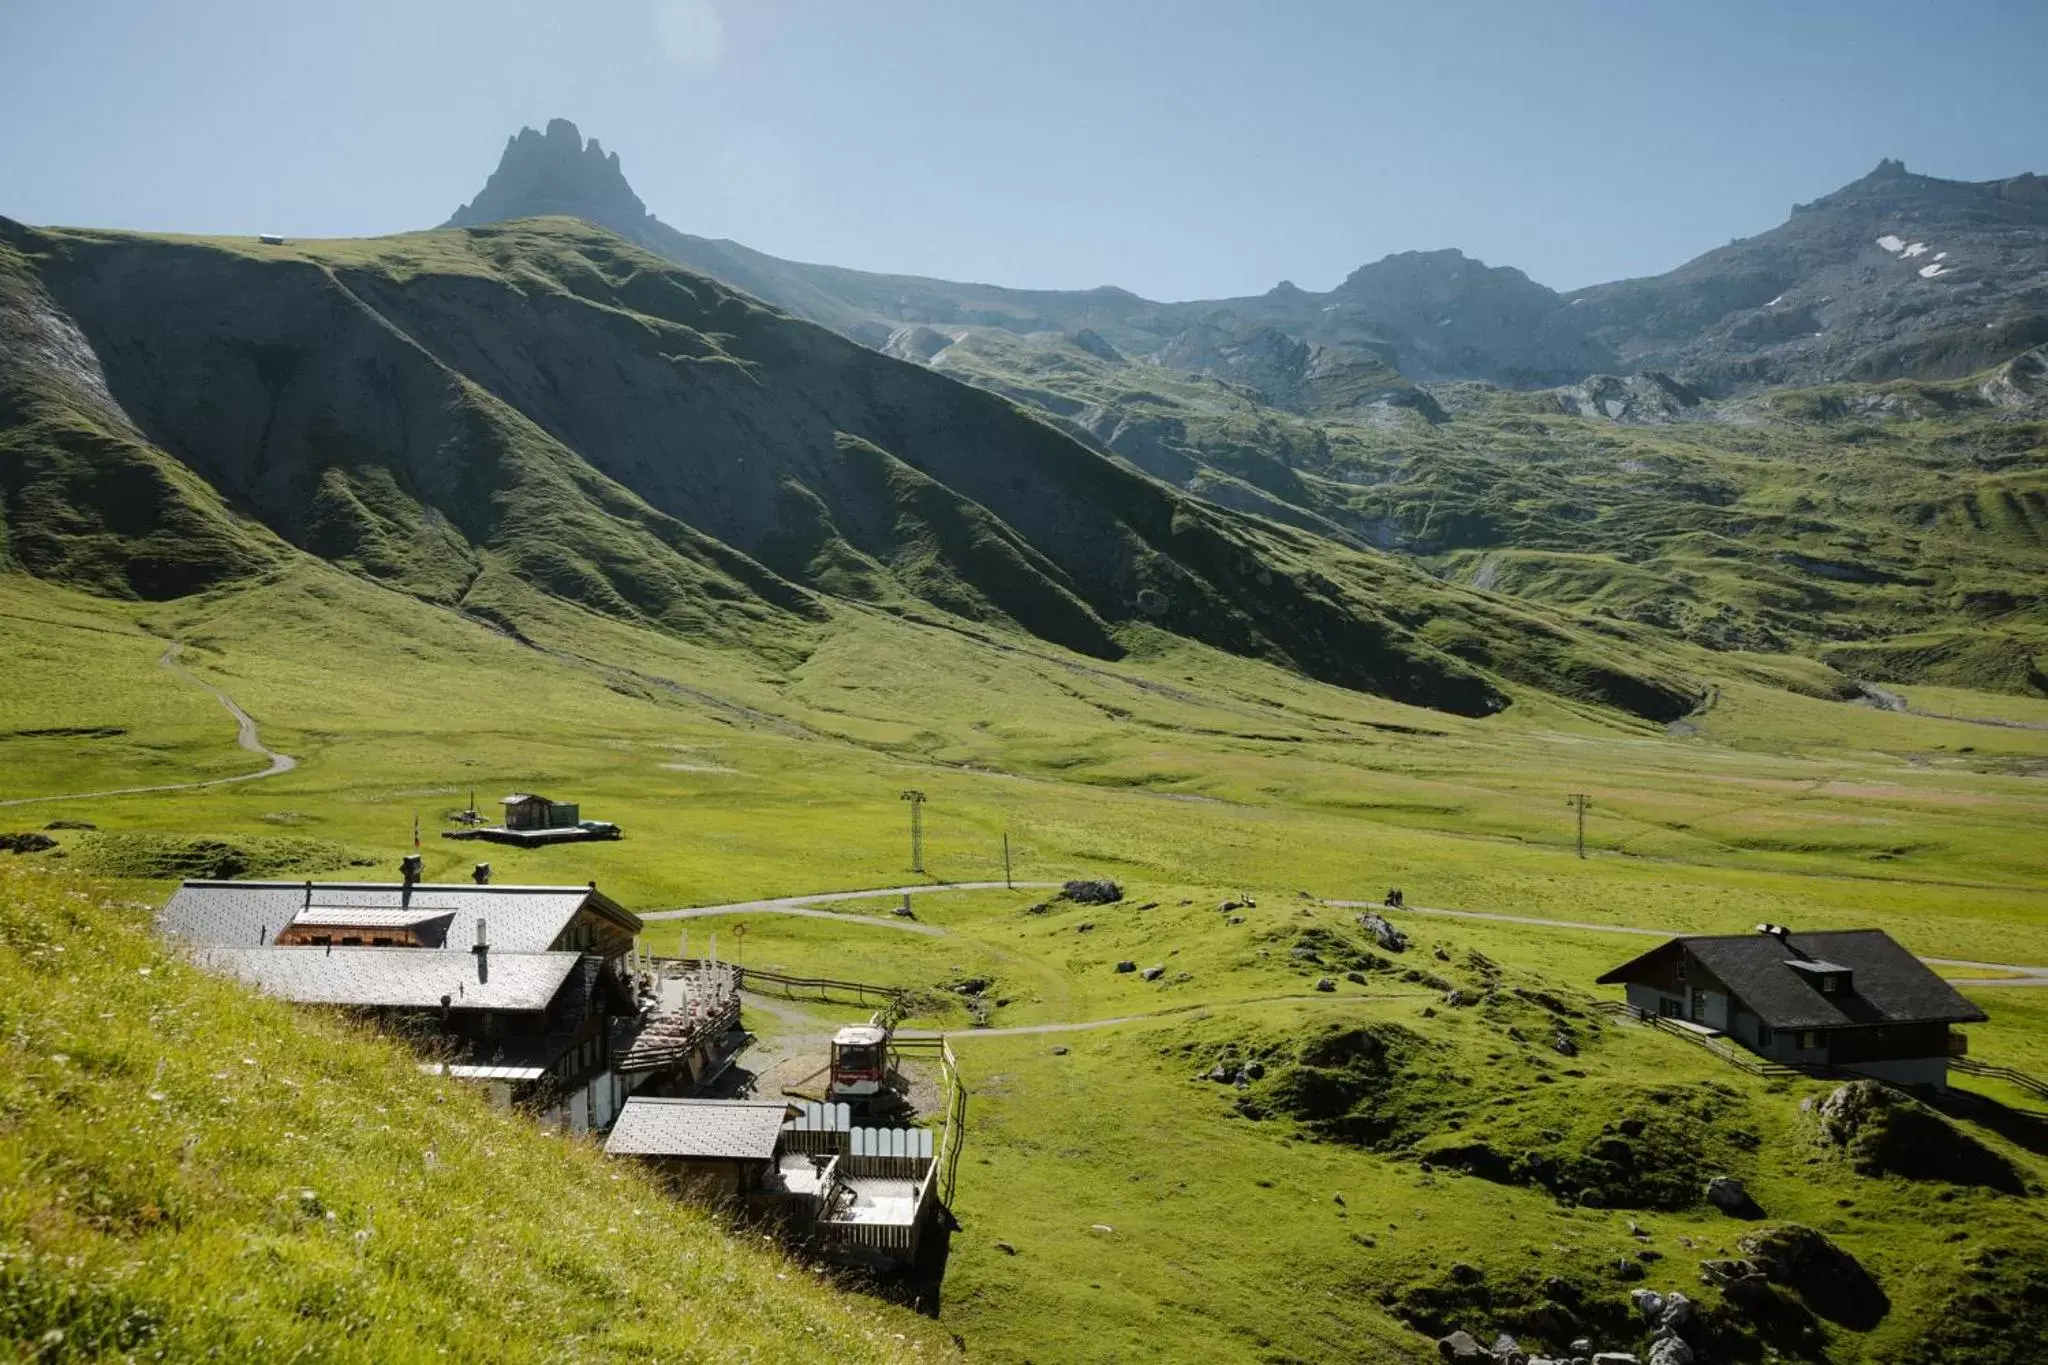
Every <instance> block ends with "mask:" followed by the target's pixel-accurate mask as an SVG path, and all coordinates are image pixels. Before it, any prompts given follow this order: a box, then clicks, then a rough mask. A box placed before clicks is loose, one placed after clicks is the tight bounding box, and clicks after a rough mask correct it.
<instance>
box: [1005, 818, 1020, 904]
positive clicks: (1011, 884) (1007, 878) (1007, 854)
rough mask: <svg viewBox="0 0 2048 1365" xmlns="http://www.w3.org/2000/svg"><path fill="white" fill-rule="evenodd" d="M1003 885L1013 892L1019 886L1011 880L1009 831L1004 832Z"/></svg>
mask: <svg viewBox="0 0 2048 1365" xmlns="http://www.w3.org/2000/svg"><path fill="white" fill-rule="evenodd" d="M1003 885H1004V887H1006V888H1007V889H1009V890H1011V891H1015V890H1016V889H1017V884H1016V883H1015V882H1013V881H1011V880H1010V831H1008V830H1004V831H1003Z"/></svg>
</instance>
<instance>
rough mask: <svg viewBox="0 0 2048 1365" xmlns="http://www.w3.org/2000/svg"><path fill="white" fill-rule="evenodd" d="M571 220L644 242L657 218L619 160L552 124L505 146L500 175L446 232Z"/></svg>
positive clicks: (564, 124) (526, 131)
mask: <svg viewBox="0 0 2048 1365" xmlns="http://www.w3.org/2000/svg"><path fill="white" fill-rule="evenodd" d="M553 213H559V214H566V215H568V216H569V217H572V218H581V219H583V220H584V221H586V222H591V223H596V224H597V225H598V226H600V227H608V228H610V229H612V231H614V232H619V233H623V234H625V235H626V236H628V237H638V236H639V234H640V233H641V232H642V231H644V230H645V229H646V227H647V225H648V224H649V223H651V222H652V221H653V215H652V214H650V213H648V211H647V205H645V204H643V203H642V202H640V196H639V195H637V194H635V193H633V187H632V186H631V185H629V184H627V183H626V173H625V172H624V171H623V170H621V169H620V168H619V154H618V153H617V152H610V153H607V152H606V151H605V149H604V148H603V147H602V146H601V145H599V143H598V140H597V139H596V138H591V139H590V140H589V141H588V142H585V141H584V140H583V133H582V131H581V130H579V129H578V128H577V127H576V125H575V124H573V123H571V122H569V120H567V119H565V118H557V119H549V120H548V128H547V131H546V132H545V133H537V132H535V131H534V130H533V129H531V128H521V129H520V130H519V135H518V136H517V137H511V138H507V139H506V140H505V154H504V155H503V156H502V157H500V158H499V159H498V169H497V170H495V171H493V172H491V178H490V179H489V180H487V181H485V182H484V187H483V189H482V190H481V191H479V192H478V193H477V196H476V198H474V199H472V200H470V201H469V202H468V203H467V204H464V205H463V206H462V207H461V208H459V209H457V210H455V213H454V215H453V216H452V217H450V218H449V220H448V221H447V222H446V223H444V224H442V226H443V227H478V226H481V225H482V224H485V223H495V222H501V221H503V220H504V219H507V218H534V217H540V216H542V215H545V214H553Z"/></svg>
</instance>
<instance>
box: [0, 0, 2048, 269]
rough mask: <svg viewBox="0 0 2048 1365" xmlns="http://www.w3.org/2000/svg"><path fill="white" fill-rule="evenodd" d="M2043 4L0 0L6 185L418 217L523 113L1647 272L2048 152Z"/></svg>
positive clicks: (902, 264)
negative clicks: (1838, 196) (1883, 160)
mask: <svg viewBox="0 0 2048 1365" xmlns="http://www.w3.org/2000/svg"><path fill="white" fill-rule="evenodd" d="M2044 68H2048V3H2044V2H2043V0H2010V2H2008V3H1994V2H1992V0H1981V2H1973V0H1947V3H1943V4H1932V3H1927V2H1926V0H1919V2H1918V3H1910V4H1906V3H1898V4H1895V3H1890V0H1854V2H1853V3H1847V2H1842V0H1771V2H1770V3H1761V2H1758V0H1686V2H1685V3H1679V0H1630V2H1628V3H1593V2H1592V0H1583V2H1580V3H1573V2H1571V0H1555V2H1554V3H1552V2H1547V0H1498V3H1469V2H1466V0H1430V2H1429V3H1412V4H1411V3H1371V2H1369V0H1330V2H1329V3H1310V0H1259V2H1258V3H1243V2H1242V0H1230V2H1226V0H1179V3H1174V2H1172V0H552V2H551V3H529V2H528V0H349V3H346V4H321V5H315V4H303V3H299V2H298V0H266V2H265V3H256V2H255V0H181V3H176V4H166V3H146V2H145V0H0V214H6V215H8V216H10V217H14V218H19V219H23V220H26V221H29V222H35V223H66V224H87V225H93V226H107V227H131V228H149V229H159V230H183V231H220V232H255V231H259V230H261V231H281V232H288V233H292V234H296V235H306V236H312V235H353V234H364V233H382V232H393V231H400V230H403V229H408V228H416V227H425V226H430V225H432V224H435V223H438V222H440V221H441V220H442V219H444V218H445V217H446V216H447V215H448V214H449V213H450V212H451V211H452V210H453V209H454V208H455V206H456V204H457V203H459V202H461V201H463V200H465V199H468V198H469V197H470V196H471V195H472V194H474V192H475V191H476V189H477V187H478V186H479V185H481V184H482V182H483V179H484V176H485V174H486V173H487V172H488V171H489V170H490V169H491V168H492V166H494V165H495V164H496V162H497V158H498V154H499V151H500V150H501V149H502V147H503V145H504V141H505V138H506V137H507V136H508V135H509V134H511V133H513V132H515V131H516V130H517V129H518V128H519V127H520V125H522V124H527V123H531V124H534V125H536V126H539V125H541V124H544V123H545V122H546V120H547V119H549V118H550V117H554V116H561V117H566V118H569V119H572V120H574V121H575V122H576V123H578V124H579V125H580V126H581V127H582V129H583V131H584V133H585V134H587V135H594V136H596V137H598V138H600V139H602V141H603V142H604V145H605V146H606V147H607V148H610V149H614V150H617V151H618V152H619V153H620V154H621V156H622V157H623V160H624V165H625V170H626V173H627V175H628V177H629V178H630V179H631V180H632V182H633V185H634V187H635V188H636V189H637V190H638V191H639V192H640V195H641V197H642V198H643V199H645V200H646V201H647V204H648V206H649V207H650V208H651V209H652V210H653V211H654V212H655V213H657V214H658V215H660V216H661V217H662V218H663V219H664V220H666V221H667V222H669V223H670V224H672V225H674V226H675V227H678V228H681V229H683V230H684V231H686V232H695V233H701V234H704V235H707V236H714V237H732V238H735V239H737V240H739V241H742V242H745V243H747V244H748V245H750V246H754V247H757V248H760V249H761V250H764V251H770V252H773V253H775V254H777V255H783V256H789V257H794V258H797V259H801V260H813V261H828V262H832V263H836V264H843V265H851V266H859V267H863V268H866V269H874V270H890V271H905V272H914V273H919V274H927V275H937V276H942V277H947V278H954V279H977V280H989V281H995V282H998V283H1004V284H1016V285H1027V286H1043V287H1062V288H1064V287H1085V286H1089V285H1095V284H1110V283H1113V284H1120V285H1123V286H1125V287H1127V288H1131V289H1135V290H1137V291H1139V292H1140V293H1143V294H1146V295H1148V296H1151V297H1155V298H1170V299H1178V298H1200V297H1217V296H1224V295H1230V294H1238V293H1251V292H1258V291H1261V290H1264V289H1266V288H1268V287H1270V286H1271V285H1272V284H1273V283H1275V282H1276V281H1278V280H1280V279H1282V278H1288V279H1292V280H1293V281H1295V283H1297V284H1299V285H1301V286H1302V287H1304V288H1309V289H1327V288H1329V287H1330V286H1331V285H1333V284H1335V283H1336V282H1337V281H1338V280H1340V279H1342V278H1343V276H1344V275H1345V274H1346V273H1347V272H1349V271H1350V270H1351V269H1352V268H1354V267H1355V266H1357V265H1359V264H1361V263H1363V262H1365V261H1368V260H1374V259H1377V258H1378V257H1380V256H1382V255H1384V254H1386V253H1388V252H1391V251H1401V250H1407V249H1411V248H1433V247H1440V246H1457V247H1461V248H1463V249H1464V250H1466V251H1467V252H1470V253H1472V254H1474V255H1477V256H1480V257H1482V258H1484V259H1485V260H1487V261H1489V262H1492V263H1495V264H1508V265H1516V266H1519V267H1521V268H1522V269H1524V270H1526V271H1528V272H1529V274H1530V275H1532V276H1534V277H1535V278H1536V279H1538V280H1541V281H1543V282H1544V283H1546V284H1550V285H1553V286H1556V287H1559V288H1571V287H1575V286H1578V285H1582V284H1589V283H1593V282H1596V281H1600V280H1605V279H1613V278H1617V277H1621V276H1627V275H1638V274H1647V273H1654V272H1657V271H1661V270H1666V269H1669V268H1670V267H1671V266H1673V265H1676V264H1678V263H1679V262H1680V261H1683V260H1685V259H1687V258H1689V257H1691V256H1693V255H1695V254H1697V253H1698V252H1700V251H1703V250H1705V249H1707V248H1710V247H1713V246H1717V245H1719V244H1721V243H1723V242H1726V241H1727V240H1729V239H1730V238H1732V237H1737V236H1745V235H1748V234H1751V233H1754V232H1758V231H1761V230H1762V229H1764V228H1767V227H1769V226H1771V225H1772V224H1774V223H1776V222H1778V221H1779V220H1780V219H1782V218H1783V217H1784V216H1785V214H1786V212H1787V210H1788V208H1789V207H1790V205H1791V204H1792V203H1793V202H1794V201H1795V200H1802V199H1812V198H1816V197H1818V196H1819V195H1821V194H1823V193H1826V192H1827V191H1828V190H1831V189H1833V188H1835V187H1836V186H1838V185H1841V184H1842V183H1844V182H1846V181H1849V180H1852V179H1854V178H1856V177H1857V176H1860V175H1862V174H1863V173H1865V172H1866V171H1868V170H1869V169H1870V168H1871V167H1872V166H1873V165H1875V164H1876V162H1877V160H1878V159H1879V158H1880V157H1882V156H1896V157H1900V158H1902V159H1903V160H1904V161H1905V162H1906V164H1907V165H1908V166H1909V167H1911V168H1912V169H1914V170H1916V171H1922V172H1926V173H1929V174H1935V175H1943V176H1950V177H1956V178H1962V179H1987V178H1991V177H1995V176H2004V175H2011V174H2016V173H2017V172H2019V171H2022V170H2028V169H2032V170H2036V171H2041V172H2048V75H2044Z"/></svg>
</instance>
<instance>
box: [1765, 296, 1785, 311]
mask: <svg viewBox="0 0 2048 1365" xmlns="http://www.w3.org/2000/svg"><path fill="white" fill-rule="evenodd" d="M1784 301H1785V296H1784V295H1783V294H1780V295H1778V297H1776V298H1774V299H1772V300H1771V301H1770V302H1769V303H1767V304H1765V305H1764V307H1766V308H1776V307H1777V306H1778V305H1779V304H1781V303H1783V302H1784Z"/></svg>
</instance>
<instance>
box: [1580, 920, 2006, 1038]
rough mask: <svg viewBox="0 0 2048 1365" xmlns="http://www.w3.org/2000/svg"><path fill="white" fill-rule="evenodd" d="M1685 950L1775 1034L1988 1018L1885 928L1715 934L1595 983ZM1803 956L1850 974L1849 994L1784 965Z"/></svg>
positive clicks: (1661, 950) (1654, 953) (1624, 976)
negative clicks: (1817, 984) (1824, 988)
mask: <svg viewBox="0 0 2048 1365" xmlns="http://www.w3.org/2000/svg"><path fill="white" fill-rule="evenodd" d="M1678 949H1683V950H1684V951H1686V952H1689V953H1691V954H1692V956H1693V957H1695V958H1697V959H1698V960H1699V962H1700V963H1701V964H1702V965H1703V966H1705V967H1706V969H1707V970H1708V971H1710V972H1712V973H1713V974H1714V975H1715V976H1716V977H1717V978H1719V979H1720V981H1721V983H1722V984H1723V985H1725V986H1726V987H1728V989H1729V990H1730V991H1732V992H1733V993H1734V994H1735V995H1736V996H1737V997H1738V998H1740V999H1741V1001H1742V1003H1743V1004H1745V1005H1747V1006H1748V1007H1749V1008H1750V1009H1752V1010H1754V1011H1755V1012H1756V1015H1757V1017H1758V1018H1760V1019H1762V1020H1763V1021H1764V1022H1765V1023H1767V1024H1769V1025H1770V1026H1771V1027H1772V1028H1775V1029H1826V1028H1849V1027H1854V1026H1856V1025H1859V1024H1909V1023H1920V1024H1932V1023H1968V1022H1971V1021H1974V1020H1981V1019H1983V1018H1985V1017H1986V1016H1985V1014H1984V1011H1982V1010H1980V1009H1978V1008H1977V1007H1976V1006H1975V1005H1973V1004H1971V1003H1970V1002H1969V1001H1968V1000H1966V999H1964V998H1963V997H1962V996H1961V995H1960V994H1958V993H1957V991H1956V989H1955V987H1953V986H1951V985H1949V984H1948V982H1946V981H1943V980H1942V979H1941V978H1940V977H1939V976H1936V975H1935V974H1934V972H1933V971H1932V970H1931V969H1929V968H1928V966H1927V964H1925V963H1923V962H1922V961H1920V959H1918V958H1916V957H1914V956H1913V955H1912V954H1911V953H1909V952H1907V951H1906V950H1905V949H1904V948H1903V947H1901V946H1900V945H1899V943H1898V941H1897V940H1896V939H1894V938H1893V937H1892V936H1891V935H1890V934H1887V933H1885V932H1884V930H1882V929H1841V930H1832V931H1826V932H1821V933H1812V934H1788V935H1786V936H1785V937H1784V938H1782V939H1781V938H1779V937H1778V936H1777V935H1775V934H1714V935H1698V936H1688V937H1683V938H1675V939H1673V940H1671V941H1670V942H1669V943H1666V944H1664V945H1663V946H1661V947H1658V948H1652V949H1651V950H1650V951H1649V952H1647V953H1644V954H1643V955H1642V956H1640V957H1637V958H1634V959H1632V960H1630V961H1628V962H1625V963H1623V964H1622V965H1621V966H1619V967H1616V968H1615V969H1614V970H1613V971H1611V972H1608V973H1606V974H1605V975H1604V976H1602V977H1601V978H1600V981H1601V984H1603V985H1611V984H1614V983H1616V982H1622V981H1627V980H1629V979H1630V978H1631V976H1632V975H1634V974H1635V972H1636V970H1637V969H1638V968H1639V967H1641V966H1643V965H1646V964H1647V963H1649V962H1650V960H1651V959H1653V958H1657V957H1660V956H1662V955H1664V954H1666V953H1670V952H1672V951H1675V950H1678ZM1795 956H1803V958H1804V959H1805V960H1806V962H1807V965H1809V967H1810V966H1811V965H1812V963H1814V962H1826V963H1833V964H1837V965H1839V966H1841V967H1845V968H1847V969H1848V970H1849V971H1850V972H1851V973H1852V974H1853V980H1852V982H1851V984H1852V986H1853V989H1852V990H1851V991H1850V992H1848V993H1847V994H1841V995H1823V994H1821V993H1820V992H1819V991H1818V990H1816V989H1814V986H1813V983H1812V982H1811V981H1810V980H1808V979H1807V977H1806V976H1805V975H1804V974H1802V973H1800V972H1798V971H1795V970H1793V969H1792V968H1791V967H1790V966H1788V965H1787V964H1788V962H1790V961H1791V960H1793V959H1794V958H1795Z"/></svg>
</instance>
